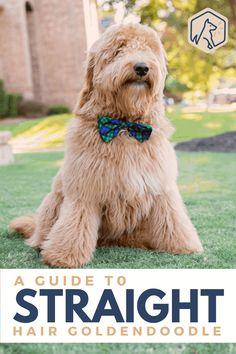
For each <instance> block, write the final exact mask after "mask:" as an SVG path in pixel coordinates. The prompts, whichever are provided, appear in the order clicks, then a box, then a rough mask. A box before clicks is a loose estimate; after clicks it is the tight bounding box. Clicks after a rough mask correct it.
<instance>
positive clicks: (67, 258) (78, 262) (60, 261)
mask: <svg viewBox="0 0 236 354" xmlns="http://www.w3.org/2000/svg"><path fill="white" fill-rule="evenodd" d="M41 255H42V258H43V261H44V263H46V264H47V265H49V266H50V267H56V268H78V267H82V266H83V265H85V264H86V263H88V262H89V261H90V258H86V257H83V256H82V255H79V254H74V252H68V253H66V252H62V251H57V250H56V249H53V250H50V249H43V250H42V251H41Z"/></svg>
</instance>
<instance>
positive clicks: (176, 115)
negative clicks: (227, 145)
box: [167, 109, 236, 142]
mask: <svg viewBox="0 0 236 354" xmlns="http://www.w3.org/2000/svg"><path fill="white" fill-rule="evenodd" d="M167 117H168V118H169V119H170V120H171V122H172V124H173V125H174V127H175V128H176V131H175V134H174V136H173V141H174V142H181V141H186V140H191V139H193V138H206V137H210V136H214V135H217V134H221V133H224V132H227V131H233V130H236V112H199V113H185V112H182V111H181V110H180V109H172V110H171V111H169V110H168V111H167Z"/></svg>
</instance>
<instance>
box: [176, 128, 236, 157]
mask: <svg viewBox="0 0 236 354" xmlns="http://www.w3.org/2000/svg"><path fill="white" fill-rule="evenodd" d="M175 149H176V150H182V151H218V152H236V131H235V132H227V133H223V134H220V135H216V136H212V137H210V138H201V139H193V140H190V141H186V142H183V143H179V144H177V145H176V146H175Z"/></svg>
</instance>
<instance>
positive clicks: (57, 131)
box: [0, 107, 236, 151]
mask: <svg viewBox="0 0 236 354" xmlns="http://www.w3.org/2000/svg"><path fill="white" fill-rule="evenodd" d="M167 116H168V118H169V119H170V120H171V121H172V123H173V125H174V126H175V128H176V132H175V134H174V135H173V138H172V140H173V141H174V142H180V141H185V140H190V139H192V138H200V137H209V136H213V135H216V134H220V133H223V132H226V131H232V130H236V112H223V113H222V112H221V113H210V112H201V113H185V112H182V111H181V110H180V109H177V108H176V107H173V108H171V109H169V111H168V112H167ZM71 117H72V115H70V114H62V115H56V116H50V117H46V118H39V119H33V120H28V121H25V122H21V123H18V124H1V121H0V130H10V131H11V132H12V135H13V139H12V144H13V145H16V144H19V142H20V144H23V145H25V146H26V149H27V147H28V151H33V150H39V149H48V148H55V147H61V146H62V145H63V143H64V135H65V130H66V126H67V123H68V122H69V120H70V118H71ZM32 142H33V145H34V147H33V148H32ZM35 142H36V143H37V144H36V145H35Z"/></svg>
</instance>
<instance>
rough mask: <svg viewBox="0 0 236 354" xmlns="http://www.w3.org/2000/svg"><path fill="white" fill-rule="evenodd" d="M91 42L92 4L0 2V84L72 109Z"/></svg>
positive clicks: (81, 0) (94, 28) (79, 0)
mask: <svg viewBox="0 0 236 354" xmlns="http://www.w3.org/2000/svg"><path fill="white" fill-rule="evenodd" d="M97 36H98V25H97V17H96V6H95V3H94V2H93V1H90V0H30V1H25V0H0V79H3V80H4V83H5V86H6V89H7V90H8V91H11V92H18V93H21V94H23V96H24V97H25V98H26V99H34V100H37V101H40V102H43V103H46V104H60V103H64V104H67V105H69V106H70V107H71V108H73V106H74V104H75V100H76V96H77V94H78V91H79V90H80V88H81V83H82V80H83V75H84V72H83V62H84V60H85V55H86V50H87V49H88V47H89V46H90V44H91V42H92V41H93V40H95V39H96V37H97Z"/></svg>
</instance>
